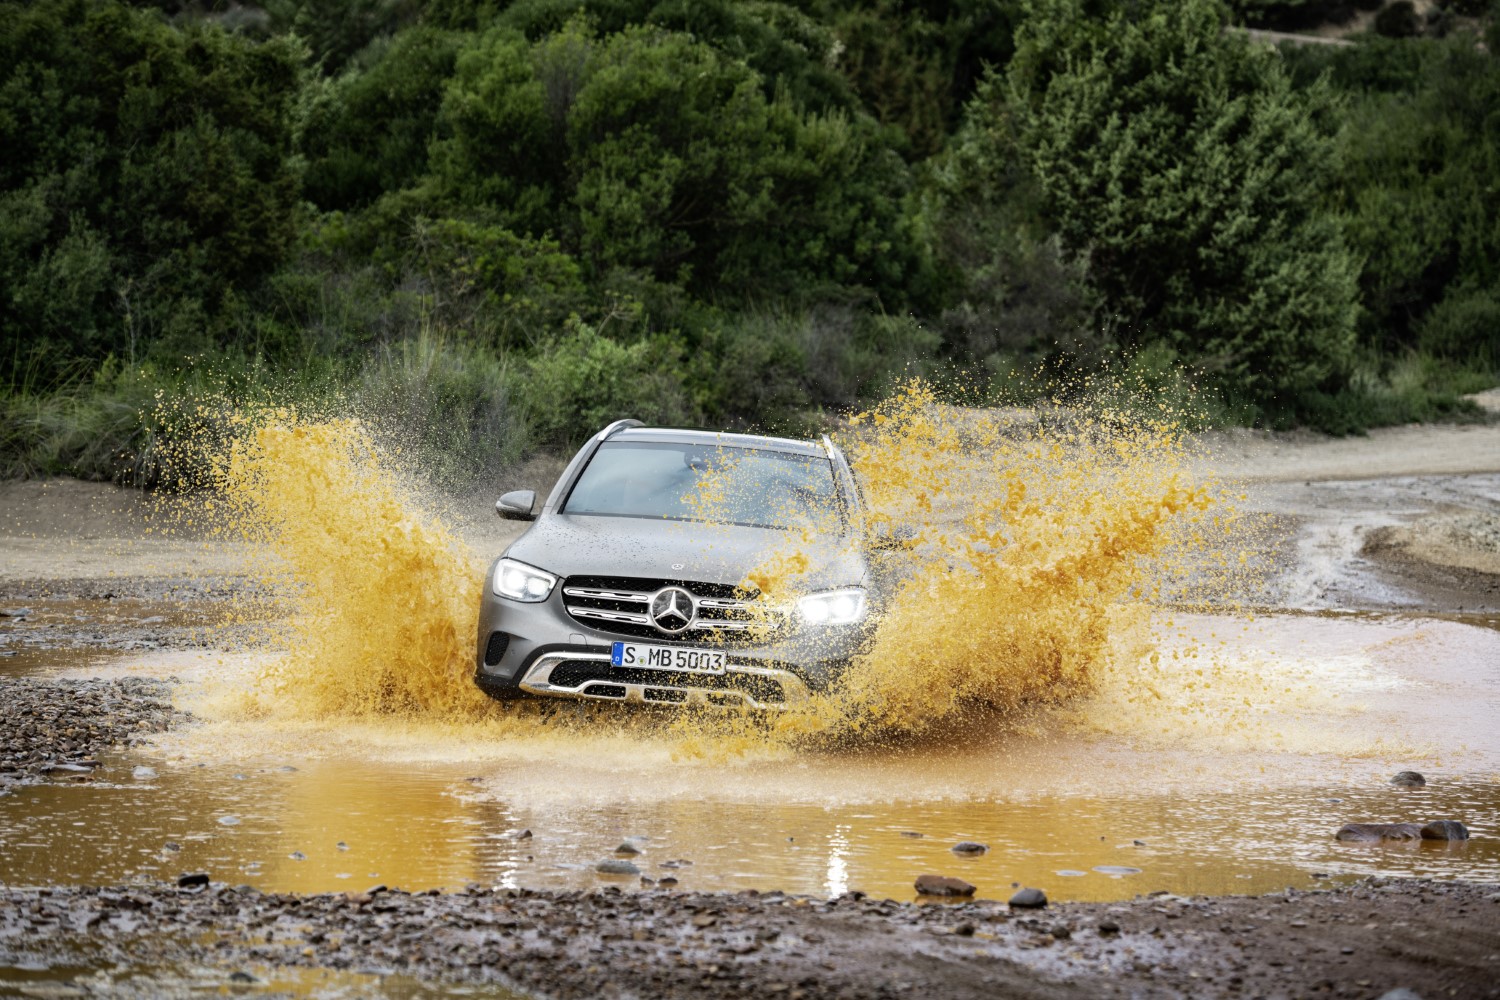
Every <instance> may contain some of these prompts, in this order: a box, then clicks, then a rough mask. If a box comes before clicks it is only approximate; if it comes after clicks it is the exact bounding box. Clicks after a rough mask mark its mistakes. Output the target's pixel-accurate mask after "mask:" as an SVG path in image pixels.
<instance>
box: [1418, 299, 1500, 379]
mask: <svg viewBox="0 0 1500 1000" xmlns="http://www.w3.org/2000/svg"><path fill="white" fill-rule="evenodd" d="M1417 346H1418V347H1419V348H1420V349H1422V350H1423V351H1427V352H1429V353H1431V354H1435V355H1437V356H1438V357H1442V358H1451V359H1453V360H1455V361H1461V362H1466V363H1468V364H1474V365H1484V366H1488V367H1490V368H1492V369H1493V368H1500V292H1497V291H1496V290H1495V289H1493V288H1463V289H1455V290H1453V291H1450V292H1449V293H1448V295H1447V297H1445V298H1444V299H1443V301H1442V302H1439V303H1438V304H1437V306H1436V308H1434V309H1433V310H1432V312H1430V313H1428V314H1427V316H1426V317H1424V318H1423V320H1422V323H1421V325H1420V327H1419V328H1418V330H1417Z"/></svg>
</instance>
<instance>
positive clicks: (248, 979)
mask: <svg viewBox="0 0 1500 1000" xmlns="http://www.w3.org/2000/svg"><path fill="white" fill-rule="evenodd" d="M229 981H230V982H231V983H258V982H260V980H259V979H256V978H255V977H254V976H252V975H250V973H248V972H239V971H236V972H231V973H230V974H229Z"/></svg>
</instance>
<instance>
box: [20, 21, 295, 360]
mask: <svg viewBox="0 0 1500 1000" xmlns="http://www.w3.org/2000/svg"><path fill="white" fill-rule="evenodd" d="M299 62H300V50H299V48H298V46H297V45H296V44H295V43H294V42H293V41H291V40H289V39H278V40H272V41H268V42H265V43H255V42H251V41H249V40H247V39H244V38H240V37H237V36H233V35H229V34H227V33H225V32H224V31H222V30H219V29H217V28H214V27H206V26H202V25H196V24H189V25H188V26H187V27H185V28H182V29H178V28H174V27H172V26H170V25H168V24H167V23H165V22H164V21H163V20H162V19H161V18H160V17H159V16H158V15H156V14H155V13H154V12H151V11H142V10H136V9H133V8H131V7H129V6H127V5H125V4H123V3H120V2H118V0H89V2H84V0H41V2H38V3H31V4H18V3H3V4H0V288H4V289H5V294H4V295H0V357H4V358H7V359H9V358H13V357H17V356H19V355H20V354H23V353H24V354H27V355H28V356H31V355H30V351H31V349H32V348H33V347H35V346H37V345H45V346H46V347H48V348H50V352H49V356H50V357H52V358H54V359H55V361H56V363H58V364H59V365H65V363H66V359H67V358H70V357H82V358H88V359H90V360H91V361H92V362H95V363H97V361H98V360H99V359H102V358H103V357H105V356H107V355H110V354H114V355H116V356H123V357H125V358H127V359H129V360H136V359H138V358H140V357H143V356H144V350H143V345H145V344H146V343H147V342H154V341H165V342H166V345H165V346H164V347H163V348H162V353H169V352H179V351H181V350H184V349H192V348H199V347H203V346H206V345H207V344H209V343H210V342H211V340H212V337H213V336H214V335H215V334H223V333H224V332H225V331H224V328H223V327H222V326H221V325H220V320H221V319H222V318H223V317H224V316H225V315H227V314H229V313H230V312H232V311H233V305H234V303H235V301H236V299H237V297H238V296H239V295H241V294H243V293H244V292H245V291H246V290H247V289H249V288H252V287H254V286H255V284H256V283H257V282H258V281H259V280H260V279H261V277H262V276H264V275H265V274H267V273H269V272H270V271H271V270H273V269H274V268H275V267H276V266H277V265H278V264H279V263H280V262H281V261H282V260H283V259H284V257H285V255H286V253H287V251H288V249H289V248H290V247H291V245H292V242H293V238H294V232H295V225H296V210H297V204H298V201H297V186H296V175H295V173H294V171H293V168H292V164H291V162H290V157H289V155H288V154H289V152H290V144H291V136H292V128H291V107H292V103H293V101H294V99H295V97H296V95H297V91H298V87H299V85H300V83H301V80H300V76H299V70H298V64H299Z"/></svg>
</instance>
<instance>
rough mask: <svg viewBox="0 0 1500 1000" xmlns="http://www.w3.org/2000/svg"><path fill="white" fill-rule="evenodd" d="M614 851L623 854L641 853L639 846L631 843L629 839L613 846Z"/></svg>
mask: <svg viewBox="0 0 1500 1000" xmlns="http://www.w3.org/2000/svg"><path fill="white" fill-rule="evenodd" d="M615 853H616V854H624V855H632V854H639V853H641V849H640V848H639V847H636V846H635V845H634V844H632V843H631V842H630V841H628V840H627V841H625V842H624V843H623V844H621V845H620V846H619V847H616V848H615Z"/></svg>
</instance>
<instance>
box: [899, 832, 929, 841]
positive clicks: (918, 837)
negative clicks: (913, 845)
mask: <svg viewBox="0 0 1500 1000" xmlns="http://www.w3.org/2000/svg"><path fill="white" fill-rule="evenodd" d="M901 836H903V837H910V838H911V839H912V840H921V839H922V838H923V837H925V836H927V835H926V834H925V833H918V832H917V831H915V830H902V831H901Z"/></svg>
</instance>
